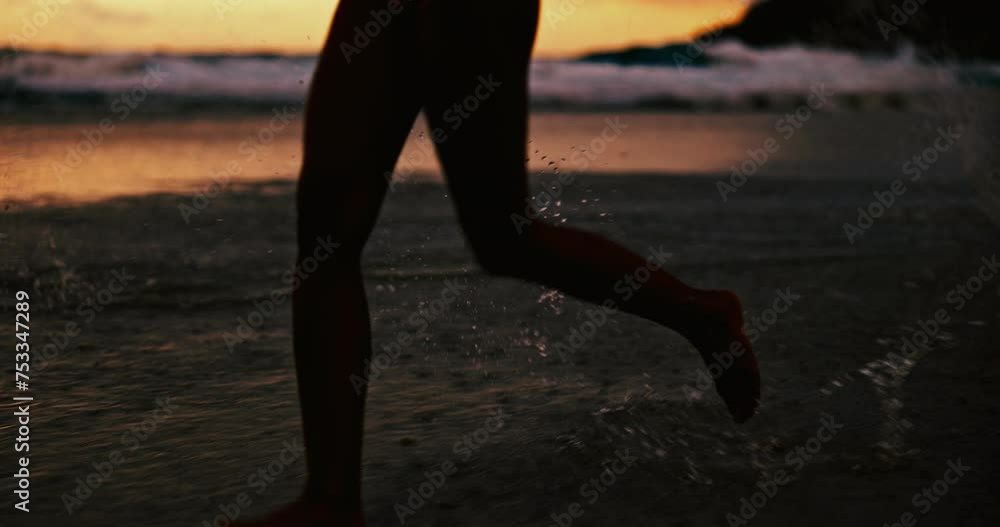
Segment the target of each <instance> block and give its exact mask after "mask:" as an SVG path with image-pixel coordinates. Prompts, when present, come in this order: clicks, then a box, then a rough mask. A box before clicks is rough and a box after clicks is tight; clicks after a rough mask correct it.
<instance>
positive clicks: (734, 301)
mask: <svg viewBox="0 0 1000 527" xmlns="http://www.w3.org/2000/svg"><path fill="white" fill-rule="evenodd" d="M698 302H699V304H700V305H701V307H702V309H703V310H704V313H705V314H704V319H703V320H704V322H703V323H702V324H699V325H698V327H696V328H694V329H693V330H692V331H690V332H688V333H689V334H687V335H685V336H686V337H687V338H688V340H690V341H691V343H692V344H694V346H695V347H696V348H698V352H699V353H701V358H702V359H703V360H704V361H705V365H706V366H707V367H708V373H709V375H710V376H711V377H712V379H713V380H715V390H716V391H717V392H719V395H721V396H722V400H723V401H725V403H726V406H727V407H728V408H729V413H730V415H732V416H733V420H734V421H736V422H737V423H742V422H744V421H746V420H747V419H750V418H751V417H752V416H753V415H754V413H756V411H757V406H758V405H759V404H760V369H759V368H758V367H757V358H756V357H755V356H754V354H753V350H752V349H751V347H750V340H749V339H748V338H747V336H746V335H745V334H744V333H743V306H742V304H741V303H740V299H739V297H738V296H736V293H733V292H731V291H705V295H704V298H703V299H698Z"/></svg>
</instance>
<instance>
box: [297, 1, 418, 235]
mask: <svg viewBox="0 0 1000 527" xmlns="http://www.w3.org/2000/svg"><path fill="white" fill-rule="evenodd" d="M387 4H388V3H387V2H386V1H384V0H343V1H341V2H340V5H339V6H338V8H337V11H336V13H335V15H334V20H333V24H332V26H331V29H330V34H329V36H328V39H327V42H326V44H325V46H324V49H323V52H322V54H321V56H320V59H319V63H318V65H317V68H316V72H315V75H314V76H313V81H312V85H311V87H310V91H309V99H308V102H307V105H306V116H305V132H304V138H303V143H304V152H303V165H302V173H301V177H300V179H299V189H298V199H297V204H298V210H299V238H300V243H301V244H308V243H312V242H313V241H314V238H315V237H316V236H328V235H329V236H332V237H333V239H334V241H337V242H338V243H342V244H347V245H348V246H353V247H355V248H356V249H358V250H360V247H361V246H362V245H364V242H365V241H366V240H367V238H368V235H369V233H370V232H371V229H372V227H373V226H374V223H375V221H376V219H377V217H378V211H379V209H380V206H381V203H382V201H383V198H384V196H385V192H386V188H387V183H388V178H387V174H391V171H392V169H393V167H394V166H395V163H396V159H397V158H398V157H399V153H400V151H401V150H402V148H403V145H404V143H405V141H406V137H407V135H408V134H409V132H410V130H411V128H412V126H413V121H414V119H415V117H416V115H417V113H418V111H419V109H420V106H421V103H422V89H421V87H420V85H419V83H418V82H416V79H417V78H418V77H417V75H416V74H417V72H418V71H419V67H420V62H421V54H420V52H419V48H418V47H417V45H416V41H417V38H418V35H419V31H418V21H419V17H418V16H417V12H416V9H417V8H416V5H415V4H414V3H411V2H402V3H401V5H403V9H402V10H401V12H398V13H393V12H391V11H389V10H388V9H387ZM373 12H374V13H373Z"/></svg>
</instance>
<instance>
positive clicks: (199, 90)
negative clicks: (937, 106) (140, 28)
mask: <svg viewBox="0 0 1000 527" xmlns="http://www.w3.org/2000/svg"><path fill="white" fill-rule="evenodd" d="M679 52H680V53H682V54H684V55H685V56H693V57H695V58H696V59H699V60H702V59H704V62H705V63H704V64H692V65H687V64H681V65H680V66H678V64H677V63H676V61H672V62H668V63H665V64H660V65H654V66H648V65H647V66H633V65H623V64H620V63H614V62H610V63H609V62H605V63H595V62H589V61H581V60H537V61H535V62H534V63H533V64H532V67H531V78H530V83H531V93H532V100H533V104H535V105H536V106H538V107H542V108H559V109H573V108H595V107H597V108H630V107H647V108H648V107H655V108H684V109H690V108H733V107H736V108H744V107H759V106H760V105H761V104H770V105H777V106H787V105H788V104H791V103H793V102H794V104H793V107H794V105H795V104H798V102H797V101H799V99H800V98H802V97H806V96H808V95H810V94H811V93H812V92H813V90H814V89H816V88H817V87H820V86H822V87H825V89H827V90H829V91H831V92H832V93H834V94H836V95H837V97H838V98H846V97H849V96H855V97H856V96H874V97H876V98H878V97H889V102H888V103H887V104H900V102H899V100H900V99H903V100H905V99H906V98H907V97H911V96H917V95H924V94H927V93H939V92H942V91H948V90H954V89H956V88H968V87H973V86H986V87H991V88H995V87H996V86H997V85H998V80H1000V65H997V64H989V63H966V64H950V63H949V64H930V63H924V62H921V61H919V60H917V59H916V58H915V57H914V54H913V52H912V51H907V50H906V49H904V50H903V51H901V52H900V53H899V54H898V55H896V56H878V57H875V56H863V55H859V54H856V53H851V52H846V51H836V50H823V49H810V48H803V47H799V46H791V47H782V48H776V49H769V50H757V49H753V48H749V47H746V46H744V45H742V44H740V43H737V42H728V41H726V42H720V43H717V44H715V45H712V46H710V47H708V48H692V49H690V50H686V49H685V50H683V51H679ZM315 65H316V59H315V57H312V56H295V57H285V56H277V55H196V56H191V55H158V54H148V55H147V54H130V53H125V54H104V55H69V54H57V53H45V52H21V53H16V54H13V55H10V56H7V57H5V58H4V59H3V60H0V104H2V105H3V106H0V108H5V109H6V110H7V111H12V110H18V109H23V106H24V105H29V106H41V105H40V104H39V103H40V102H48V103H52V102H54V101H55V102H59V103H61V104H70V105H74V104H75V105H92V104H94V103H95V101H98V102H99V101H102V100H105V99H106V100H107V101H109V102H110V101H111V100H112V99H114V98H115V97H117V96H119V95H121V94H122V93H123V92H126V91H128V90H131V89H132V88H133V87H135V86H137V85H138V84H140V83H142V81H143V79H144V77H146V76H147V75H148V74H149V72H150V71H157V72H162V73H161V75H162V82H161V83H160V84H159V85H158V86H157V87H156V89H155V90H153V91H152V94H151V98H152V99H157V100H159V101H160V103H161V104H169V105H172V106H177V105H181V106H184V105H192V104H209V103H211V104H214V105H217V106H222V105H236V106H241V105H260V104H265V105H274V104H278V103H284V104H293V103H299V102H301V101H302V100H303V98H304V97H305V93H306V89H307V87H308V85H309V80H310V77H311V75H312V71H313V69H314V67H315ZM770 99H774V100H770ZM842 104H843V103H842ZM38 109H39V110H43V108H38Z"/></svg>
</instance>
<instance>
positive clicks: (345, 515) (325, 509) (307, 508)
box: [231, 500, 365, 527]
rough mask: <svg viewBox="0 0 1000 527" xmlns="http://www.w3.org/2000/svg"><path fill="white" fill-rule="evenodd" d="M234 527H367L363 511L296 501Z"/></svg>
mask: <svg viewBox="0 0 1000 527" xmlns="http://www.w3.org/2000/svg"><path fill="white" fill-rule="evenodd" d="M231 526H232V527H365V518H364V513H363V511H362V510H361V509H360V508H358V509H357V510H353V511H343V510H335V509H334V508H333V507H331V506H329V505H326V504H323V503H310V502H305V501H301V500H300V501H296V502H295V503H292V504H290V505H287V506H285V507H284V508H282V509H281V510H278V511H276V512H274V513H273V514H271V515H270V516H268V517H267V518H264V519H261V520H256V521H236V522H233V523H232V524H231Z"/></svg>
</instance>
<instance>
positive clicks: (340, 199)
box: [259, 0, 421, 526]
mask: <svg viewBox="0 0 1000 527" xmlns="http://www.w3.org/2000/svg"><path fill="white" fill-rule="evenodd" d="M403 5H404V10H403V12H402V13H400V14H395V15H393V16H392V19H391V21H390V22H389V23H388V24H386V25H385V27H383V28H382V29H381V32H380V33H379V34H378V35H377V36H375V37H372V38H371V39H370V42H369V43H368V44H367V46H364V47H358V46H356V42H355V41H354V39H355V28H357V27H364V26H365V24H366V23H369V22H371V21H372V20H373V18H372V15H371V14H370V11H371V10H373V9H375V10H382V9H385V7H386V4H385V3H384V2H380V1H379V2H376V1H367V0H360V1H358V0H344V1H342V2H341V3H340V5H339V6H338V8H337V12H336V15H335V17H334V21H333V25H332V27H331V29H330V35H329V37H328V39H327V42H326V45H325V47H324V49H323V52H322V55H321V56H320V60H319V64H318V66H317V69H316V73H315V76H314V78H313V82H312V86H311V89H310V97H309V101H308V104H307V110H306V117H305V135H304V156H303V164H302V171H301V176H300V179H299V187H298V193H297V207H298V233H297V234H298V258H297V267H298V268H299V269H302V275H303V276H305V278H303V279H302V280H301V283H300V284H299V285H298V287H297V288H296V289H295V290H294V293H293V303H292V311H293V325H294V348H295V364H296V372H297V377H298V385H299V399H300V403H301V408H302V420H303V428H304V434H305V447H306V463H307V470H308V480H307V484H306V489H305V493H304V494H303V496H302V498H301V499H300V500H299V501H298V502H297V503H295V504H293V505H291V506H289V507H287V508H286V509H283V510H282V511H279V512H278V513H277V514H275V515H274V516H272V517H271V518H269V519H268V520H265V521H264V522H262V523H260V524H259V525H289V526H294V525H314V524H315V525H320V524H322V525H364V520H363V514H362V508H361V437H362V430H363V414H364V401H365V395H366V389H365V387H364V386H360V389H358V390H356V389H355V385H354V384H352V381H351V376H352V375H356V376H357V377H358V378H361V379H363V378H364V375H365V372H364V368H363V360H364V359H365V358H367V357H369V356H370V353H371V330H370V325H369V314H368V304H367V299H366V297H365V290H364V284H363V282H362V277H361V267H360V261H361V251H362V248H363V247H364V245H365V243H366V241H367V239H368V236H369V234H370V233H371V230H372V228H373V226H374V224H375V221H376V219H377V216H378V213H379V210H380V208H381V204H382V201H383V198H384V196H385V192H386V188H387V181H386V179H385V178H384V176H383V175H384V174H385V173H386V172H387V171H391V170H392V169H393V167H394V165H395V162H396V159H397V158H398V157H399V153H400V151H401V150H402V147H403V144H404V142H405V140H406V136H407V135H408V133H409V131H410V130H411V128H412V125H413V121H414V119H415V118H416V115H417V113H418V111H419V109H420V106H421V101H420V99H421V97H420V95H419V90H418V89H416V82H415V79H416V78H418V76H417V75H418V73H419V71H418V66H419V62H420V61H419V60H418V59H419V55H418V53H417V51H416V47H415V46H414V45H413V43H414V41H415V40H416V38H417V36H418V32H417V20H418V17H417V13H416V12H415V11H416V6H415V5H414V4H409V3H406V2H404V3H403ZM342 44H346V45H348V46H352V47H345V46H342ZM355 51H357V52H355ZM324 244H325V246H326V247H328V246H329V245H330V244H339V245H338V246H337V247H336V248H335V249H333V251H332V253H330V255H329V256H326V254H327V252H328V250H327V249H324ZM310 259H313V260H314V261H316V262H318V267H317V266H313V265H312V264H311V263H310V262H309V260H310ZM293 286H294V284H293Z"/></svg>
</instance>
